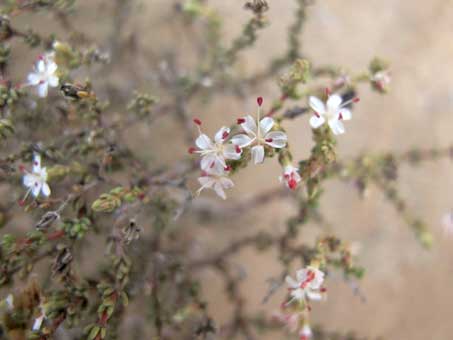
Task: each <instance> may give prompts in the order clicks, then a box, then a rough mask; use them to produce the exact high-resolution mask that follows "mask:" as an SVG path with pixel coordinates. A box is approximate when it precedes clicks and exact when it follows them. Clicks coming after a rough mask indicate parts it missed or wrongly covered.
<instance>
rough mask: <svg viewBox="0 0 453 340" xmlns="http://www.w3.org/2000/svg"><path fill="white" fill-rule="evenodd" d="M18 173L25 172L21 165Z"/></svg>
mask: <svg viewBox="0 0 453 340" xmlns="http://www.w3.org/2000/svg"><path fill="white" fill-rule="evenodd" d="M19 171H20V172H25V167H24V166H23V165H22V164H21V165H19Z"/></svg>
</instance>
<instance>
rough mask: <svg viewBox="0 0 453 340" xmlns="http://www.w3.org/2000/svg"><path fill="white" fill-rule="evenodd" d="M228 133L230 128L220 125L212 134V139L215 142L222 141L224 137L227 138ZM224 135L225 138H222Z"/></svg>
mask: <svg viewBox="0 0 453 340" xmlns="http://www.w3.org/2000/svg"><path fill="white" fill-rule="evenodd" d="M229 134H230V128H227V127H226V126H222V127H221V128H220V130H219V131H217V133H216V134H215V136H214V140H215V141H216V143H223V142H224V141H225V139H227V138H228V135H229ZM224 135H226V138H223V136H224Z"/></svg>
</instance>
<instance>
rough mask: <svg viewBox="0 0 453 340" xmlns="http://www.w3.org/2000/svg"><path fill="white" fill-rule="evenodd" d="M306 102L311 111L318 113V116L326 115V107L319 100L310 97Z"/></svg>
mask: <svg viewBox="0 0 453 340" xmlns="http://www.w3.org/2000/svg"><path fill="white" fill-rule="evenodd" d="M308 102H309V104H310V107H311V108H312V110H313V111H315V112H317V113H319V114H320V115H323V114H325V113H326V106H325V105H324V103H323V102H322V101H321V100H319V98H317V97H314V96H311V97H310V98H309V99H308Z"/></svg>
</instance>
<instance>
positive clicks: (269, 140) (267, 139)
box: [265, 138, 274, 143]
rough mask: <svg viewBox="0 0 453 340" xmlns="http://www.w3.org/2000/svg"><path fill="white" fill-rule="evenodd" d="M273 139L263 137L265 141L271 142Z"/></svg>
mask: <svg viewBox="0 0 453 340" xmlns="http://www.w3.org/2000/svg"><path fill="white" fill-rule="evenodd" d="M273 141H274V140H273V139H272V138H266V139H265V142H266V143H272V142H273Z"/></svg>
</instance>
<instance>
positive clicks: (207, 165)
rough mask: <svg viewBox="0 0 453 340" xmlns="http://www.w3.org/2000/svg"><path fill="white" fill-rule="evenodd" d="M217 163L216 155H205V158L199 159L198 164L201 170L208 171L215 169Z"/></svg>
mask: <svg viewBox="0 0 453 340" xmlns="http://www.w3.org/2000/svg"><path fill="white" fill-rule="evenodd" d="M217 162H218V161H217V157H216V155H214V154H212V153H210V154H207V155H206V156H203V157H202V158H201V162H200V167H201V170H205V171H209V169H212V168H214V167H215V165H216V163H217Z"/></svg>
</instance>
